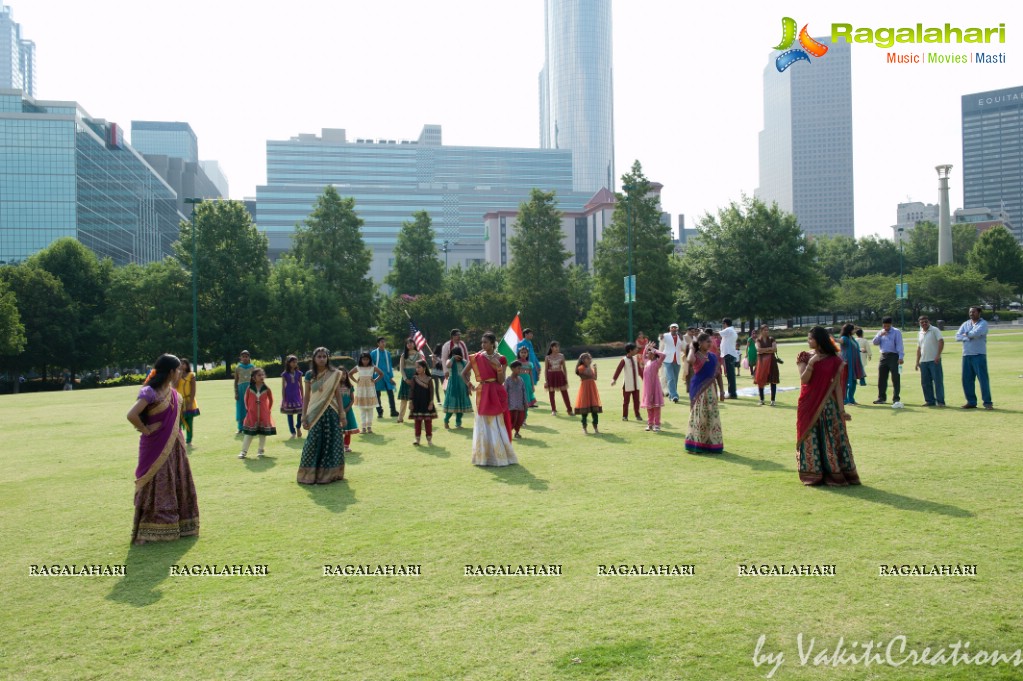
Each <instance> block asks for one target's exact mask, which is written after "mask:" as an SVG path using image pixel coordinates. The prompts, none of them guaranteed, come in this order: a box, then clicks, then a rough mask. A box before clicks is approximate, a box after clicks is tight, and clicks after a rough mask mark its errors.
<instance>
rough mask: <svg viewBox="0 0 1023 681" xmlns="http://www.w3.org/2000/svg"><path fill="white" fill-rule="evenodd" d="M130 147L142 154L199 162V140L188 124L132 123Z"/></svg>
mask: <svg viewBox="0 0 1023 681" xmlns="http://www.w3.org/2000/svg"><path fill="white" fill-rule="evenodd" d="M131 145H132V146H133V147H135V149H136V150H137V151H138V152H139V153H142V154H147V155H149V154H152V155H156V156H170V157H172V158H180V159H184V160H185V161H188V162H189V163H198V162H199V140H198V138H197V137H196V136H195V132H194V131H193V130H192V126H190V125H189V124H188V123H181V122H177V121H132V122H131Z"/></svg>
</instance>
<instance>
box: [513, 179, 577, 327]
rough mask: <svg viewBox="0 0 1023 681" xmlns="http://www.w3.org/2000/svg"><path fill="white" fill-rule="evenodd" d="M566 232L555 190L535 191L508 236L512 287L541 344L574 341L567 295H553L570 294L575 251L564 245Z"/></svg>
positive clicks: (573, 319) (523, 203) (525, 318)
mask: <svg viewBox="0 0 1023 681" xmlns="http://www.w3.org/2000/svg"><path fill="white" fill-rule="evenodd" d="M563 236H564V235H563V232H562V230H561V211H560V210H558V199H557V196H556V195H555V192H553V191H550V192H545V191H542V190H540V189H533V190H532V192H530V194H529V200H528V201H524V202H522V203H521V204H520V205H519V217H518V222H517V224H516V228H515V234H513V235H512V236H511V238H509V239H508V245H509V246H510V247H511V255H512V257H511V264H509V266H508V286H509V293H510V294H511V296H512V298H513V299H514V300H515V301H516V302H517V303H518V307H519V309H520V310H521V311H522V313H523V317H524V320H525V323H526V325H528V326H529V327H530V328H532V329H533V331H534V333H535V334H536V341H537V342H538V343H539V344H541V345H543V344H544V343H546V342H548V341H550V340H551V339H554V338H557V339H558V340H559V341H560V342H561V343H563V344H565V345H569V344H571V343H574V342H575V339H576V319H575V316H574V315H569V314H565V302H566V301H565V298H566V296H565V295H551V292H552V291H559V292H564V293H565V294H567V293H569V271H568V267H566V264H565V261H566V260H567V259H568V258H569V257H570V256H571V255H572V254H571V253H570V252H569V251H568V250H566V249H565V248H564V246H563V245H562V238H563ZM540 282H542V284H543V285H542V286H540V285H538V283H540Z"/></svg>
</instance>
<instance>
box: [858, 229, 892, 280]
mask: <svg viewBox="0 0 1023 681" xmlns="http://www.w3.org/2000/svg"><path fill="white" fill-rule="evenodd" d="M898 273H899V248H898V246H896V245H895V242H894V241H892V240H891V239H879V238H877V237H876V236H873V235H871V236H866V237H863V238H862V239H860V240H858V241H857V242H856V256H855V257H854V258H853V260H852V262H851V263H850V264H849V266H848V268H847V271H846V274H847V276H850V277H864V276H866V275H868V274H898Z"/></svg>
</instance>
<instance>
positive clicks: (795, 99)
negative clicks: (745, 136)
mask: <svg viewBox="0 0 1023 681" xmlns="http://www.w3.org/2000/svg"><path fill="white" fill-rule="evenodd" d="M815 40H817V41H818V42H820V43H823V44H825V45H827V46H828V52H827V53H826V54H825V55H824V56H822V57H819V58H814V59H812V60H811V61H810V63H800V62H797V63H795V64H792V65H791V66H789V67H788V68H787V69H786V70H785V71H783V72H781V73H779V72H778V69H777V68H776V66H775V60H776V58H777V57H778V55H779V52H777V51H776V52H772V53H771V56H770V58H769V59H768V61H767V66H766V67H765V68H764V129H763V130H762V131H761V132H760V186H759V187H758V188H757V190H756V192H755V194H756V196H757V198H759V199H761V200H763V201H765V202H766V203H768V204H770V203H772V202H777V203H778V207H779V208H781V209H782V210H785V211H788V212H790V213H794V214H795V215H796V218H797V219H798V220H799V224H800V226H801V227H802V228H803V232H804V233H806V234H814V235H825V234H826V235H832V236H838V235H844V236H849V237H855V225H854V222H853V151H852V70H851V59H850V56H851V54H850V53H851V51H850V49H849V43H847V42H844V41H839V42H838V43H835V44H832V43H831V40H830V39H829V38H815Z"/></svg>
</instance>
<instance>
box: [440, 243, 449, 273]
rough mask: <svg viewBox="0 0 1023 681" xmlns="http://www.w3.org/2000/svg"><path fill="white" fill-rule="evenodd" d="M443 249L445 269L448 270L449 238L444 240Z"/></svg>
mask: <svg viewBox="0 0 1023 681" xmlns="http://www.w3.org/2000/svg"><path fill="white" fill-rule="evenodd" d="M441 250H443V251H444V271H445V272H446V271H447V269H448V240H447V239H445V240H444V248H443V249H441Z"/></svg>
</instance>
